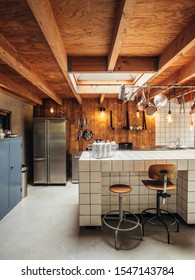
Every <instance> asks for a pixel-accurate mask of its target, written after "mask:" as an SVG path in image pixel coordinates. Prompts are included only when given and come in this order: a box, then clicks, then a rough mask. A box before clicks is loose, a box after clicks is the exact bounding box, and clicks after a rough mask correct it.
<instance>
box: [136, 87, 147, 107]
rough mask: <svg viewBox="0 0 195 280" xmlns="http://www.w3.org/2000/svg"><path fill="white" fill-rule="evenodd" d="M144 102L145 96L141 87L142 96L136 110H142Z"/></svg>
mask: <svg viewBox="0 0 195 280" xmlns="http://www.w3.org/2000/svg"><path fill="white" fill-rule="evenodd" d="M145 103H146V96H145V93H144V88H142V96H141V100H140V102H139V103H138V104H137V107H138V110H139V111H143V110H144V107H145Z"/></svg>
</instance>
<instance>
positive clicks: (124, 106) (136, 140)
mask: <svg viewBox="0 0 195 280" xmlns="http://www.w3.org/2000/svg"><path fill="white" fill-rule="evenodd" d="M101 106H103V107H105V108H106V111H105V114H104V115H103V116H102V114H101V112H100V111H99V109H100V107H101ZM101 106H100V104H99V99H83V104H82V105H79V104H78V102H77V101H76V100H75V99H64V100H63V104H62V105H58V104H56V103H55V102H53V101H52V100H50V99H48V100H47V99H46V100H45V101H44V102H43V105H37V106H36V107H35V108H34V116H35V117H61V116H65V117H66V118H67V119H68V120H70V129H71V132H70V151H72V150H85V149H86V148H87V145H88V144H91V143H93V141H94V139H97V138H101V139H103V140H105V141H106V140H110V141H116V143H119V142H133V145H134V146H152V145H155V117H154V116H147V115H146V122H147V130H138V131H136V130H132V131H131V130H130V131H129V130H123V127H124V126H126V111H127V110H128V112H129V124H130V126H134V127H135V126H142V116H141V115H140V117H139V118H138V117H137V116H136V109H137V108H136V105H135V103H134V102H127V103H123V102H121V101H120V100H118V99H114V98H113V99H105V100H104V103H103V104H102V105H101ZM50 107H53V108H54V113H53V114H51V113H50ZM110 111H112V116H113V121H112V122H113V127H114V128H115V129H114V130H111V129H110ZM83 118H87V120H88V122H89V123H88V128H89V129H90V130H92V132H93V133H94V137H93V139H92V140H91V141H85V140H84V139H83V138H81V140H80V141H78V140H77V133H78V120H79V119H83ZM83 130H84V129H83Z"/></svg>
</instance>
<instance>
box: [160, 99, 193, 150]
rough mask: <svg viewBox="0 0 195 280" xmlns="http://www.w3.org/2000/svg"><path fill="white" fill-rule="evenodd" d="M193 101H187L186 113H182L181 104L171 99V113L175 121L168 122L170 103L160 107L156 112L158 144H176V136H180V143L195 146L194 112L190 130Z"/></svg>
mask: <svg viewBox="0 0 195 280" xmlns="http://www.w3.org/2000/svg"><path fill="white" fill-rule="evenodd" d="M191 105H192V104H191V103H189V102H188V103H185V114H183V112H182V113H181V114H180V105H179V104H177V103H176V102H175V100H174V99H173V100H171V113H172V116H173V122H172V123H167V122H166V119H165V118H166V116H167V114H168V110H169V108H168V103H167V105H166V106H165V107H162V108H159V109H158V110H157V112H156V113H155V115H156V117H155V119H156V145H166V146H169V145H174V144H175V141H176V138H177V137H179V138H180V144H181V145H183V146H188V147H189V146H194V144H195V142H194V136H195V129H194V126H195V114H192V120H193V123H194V126H193V129H192V130H190V114H189V112H190V107H191Z"/></svg>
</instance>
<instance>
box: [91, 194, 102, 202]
mask: <svg viewBox="0 0 195 280" xmlns="http://www.w3.org/2000/svg"><path fill="white" fill-rule="evenodd" d="M101 202H102V199H101V194H97V193H96V194H91V204H101Z"/></svg>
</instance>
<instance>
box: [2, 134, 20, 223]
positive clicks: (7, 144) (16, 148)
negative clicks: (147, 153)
mask: <svg viewBox="0 0 195 280" xmlns="http://www.w3.org/2000/svg"><path fill="white" fill-rule="evenodd" d="M21 168H22V139H21V138H14V139H1V140H0V219H1V218H3V217H4V216H5V215H6V214H7V213H8V212H9V211H10V210H11V209H12V208H13V207H14V206H15V205H16V204H17V203H18V202H19V201H20V200H21V186H22V182H21Z"/></svg>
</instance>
